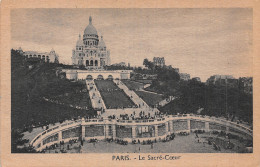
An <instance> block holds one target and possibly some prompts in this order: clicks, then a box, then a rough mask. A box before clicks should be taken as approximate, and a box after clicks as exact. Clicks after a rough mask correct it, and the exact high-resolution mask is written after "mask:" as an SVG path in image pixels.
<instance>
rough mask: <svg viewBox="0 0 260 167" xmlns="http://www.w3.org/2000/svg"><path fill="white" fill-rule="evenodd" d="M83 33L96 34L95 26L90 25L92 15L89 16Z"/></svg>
mask: <svg viewBox="0 0 260 167" xmlns="http://www.w3.org/2000/svg"><path fill="white" fill-rule="evenodd" d="M84 34H85V35H98V34H97V30H96V28H95V27H94V26H93V25H92V17H91V16H90V17H89V25H88V26H87V27H86V28H85V30H84Z"/></svg>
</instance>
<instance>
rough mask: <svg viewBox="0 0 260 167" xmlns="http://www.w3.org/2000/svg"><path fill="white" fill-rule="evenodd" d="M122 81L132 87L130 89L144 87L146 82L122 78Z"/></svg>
mask: <svg viewBox="0 0 260 167" xmlns="http://www.w3.org/2000/svg"><path fill="white" fill-rule="evenodd" d="M122 82H123V83H124V84H125V85H126V86H127V87H128V88H129V89H130V90H140V89H143V87H144V84H143V83H140V82H135V81H131V80H122Z"/></svg>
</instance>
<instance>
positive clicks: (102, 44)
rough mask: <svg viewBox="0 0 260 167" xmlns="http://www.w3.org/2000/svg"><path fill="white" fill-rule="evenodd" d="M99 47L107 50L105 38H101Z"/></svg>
mask: <svg viewBox="0 0 260 167" xmlns="http://www.w3.org/2000/svg"><path fill="white" fill-rule="evenodd" d="M98 47H99V48H105V47H106V44H105V42H104V40H103V36H101V40H100V41H99V43H98Z"/></svg>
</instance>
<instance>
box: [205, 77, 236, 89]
mask: <svg viewBox="0 0 260 167" xmlns="http://www.w3.org/2000/svg"><path fill="white" fill-rule="evenodd" d="M206 84H207V85H210V84H212V85H219V86H225V85H228V86H233V87H236V86H238V79H236V78H234V77H233V76H232V75H213V76H211V77H209V79H207V81H206Z"/></svg>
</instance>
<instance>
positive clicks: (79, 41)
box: [76, 34, 83, 46]
mask: <svg viewBox="0 0 260 167" xmlns="http://www.w3.org/2000/svg"><path fill="white" fill-rule="evenodd" d="M76 45H77V46H83V41H82V40H81V36H80V34H79V39H78V41H77V44H76Z"/></svg>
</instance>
